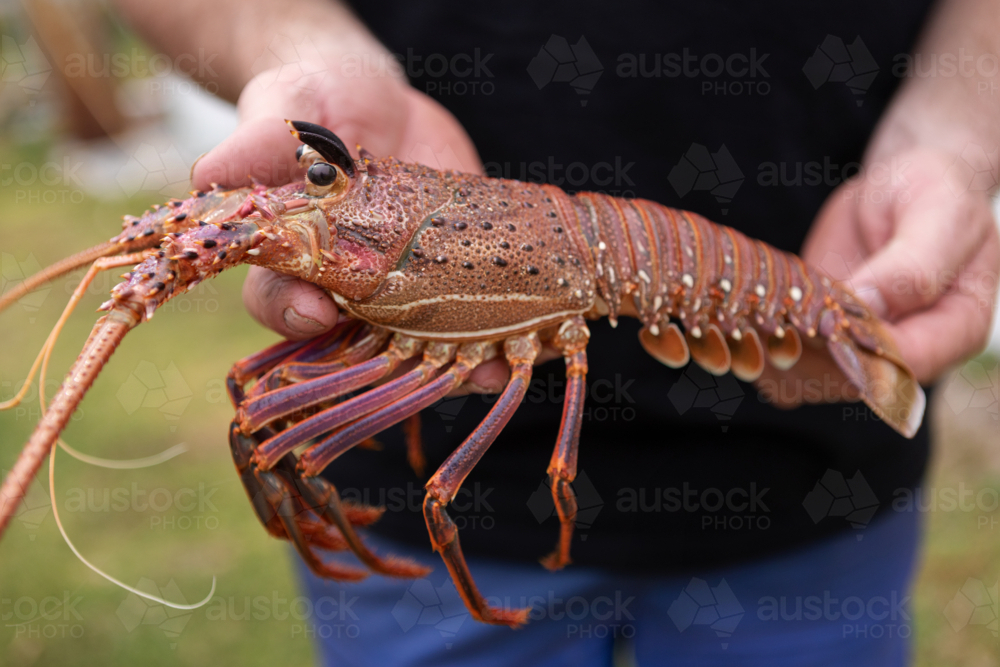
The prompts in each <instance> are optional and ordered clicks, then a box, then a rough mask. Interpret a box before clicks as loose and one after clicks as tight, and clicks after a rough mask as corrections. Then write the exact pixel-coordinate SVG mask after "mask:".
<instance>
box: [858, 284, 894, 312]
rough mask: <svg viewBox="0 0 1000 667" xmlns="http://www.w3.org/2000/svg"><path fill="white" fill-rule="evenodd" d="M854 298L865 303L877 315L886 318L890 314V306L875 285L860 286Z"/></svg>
mask: <svg viewBox="0 0 1000 667" xmlns="http://www.w3.org/2000/svg"><path fill="white" fill-rule="evenodd" d="M854 296H856V297H857V298H858V299H859V300H860V301H862V302H864V303H865V305H867V306H868V309H869V310H871V311H872V312H873V313H874V314H875V315H877V316H879V317H885V316H886V315H887V314H888V313H889V306H888V305H887V304H886V302H885V297H883V296H882V292H881V291H879V288H878V287H877V286H875V285H858V286H857V288H855V292H854Z"/></svg>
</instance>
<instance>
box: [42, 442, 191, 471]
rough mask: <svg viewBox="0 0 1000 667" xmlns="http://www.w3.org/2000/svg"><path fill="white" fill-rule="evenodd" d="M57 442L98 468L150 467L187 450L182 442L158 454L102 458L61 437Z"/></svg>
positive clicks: (127, 468) (77, 457)
mask: <svg viewBox="0 0 1000 667" xmlns="http://www.w3.org/2000/svg"><path fill="white" fill-rule="evenodd" d="M57 442H58V443H59V446H60V447H62V450H63V451H64V452H66V453H67V454H69V455H70V456H72V457H73V458H74V459H76V460H77V461H82V462H84V463H89V464H90V465H92V466H97V467H98V468H109V469H111V470H138V469H139V468H152V467H153V466H158V465H160V464H161V463H166V462H167V461H169V460H170V459H172V458H175V457H177V456H180V455H181V454H184V453H185V452H187V450H188V447H187V444H185V443H183V442H182V443H180V444H179V445H174V446H173V447H169V448H167V449H164V450H163V451H162V452H160V453H158V454H152V455H150V456H143V457H142V458H138V459H104V458H101V457H99V456H91V455H90V454H84V453H83V452H81V451H78V450H76V449H73V448H72V447H70V446H69V445H67V444H66V443H65V441H63V439H62V438H59V440H57Z"/></svg>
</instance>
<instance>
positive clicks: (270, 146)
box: [193, 54, 481, 339]
mask: <svg viewBox="0 0 1000 667" xmlns="http://www.w3.org/2000/svg"><path fill="white" fill-rule="evenodd" d="M380 57H382V58H385V59H388V58H391V56H390V55H389V54H384V55H383V56H380ZM339 67H340V66H339V65H337V66H335V67H331V66H330V65H328V64H326V63H323V62H320V63H303V64H302V66H301V67H300V68H292V69H291V70H289V68H283V69H276V70H269V71H265V72H262V73H261V74H260V75H258V76H257V77H255V78H254V79H253V80H251V81H250V83H249V84H248V85H247V87H246V88H245V89H244V91H243V93H242V94H241V95H240V99H239V104H238V109H239V113H240V124H239V127H238V128H237V130H236V132H234V133H233V134H232V136H230V137H229V138H227V139H226V140H225V141H223V142H222V143H221V144H220V145H219V146H217V147H216V148H215V149H213V150H212V151H211V152H209V153H208V154H206V155H205V156H204V157H202V158H201V159H200V160H199V161H198V163H197V164H196V165H195V168H194V173H193V180H194V185H195V187H199V188H205V187H208V185H209V183H213V182H214V183H219V184H220V185H223V186H225V187H235V186H239V185H245V184H246V183H248V182H249V178H250V177H253V178H256V179H257V180H259V181H262V182H264V183H267V184H269V185H275V184H280V183H284V182H287V181H289V180H291V179H292V178H301V177H302V174H301V173H299V170H298V168H297V164H296V159H295V149H296V146H297V142H296V141H295V139H294V138H293V137H292V136H291V135H290V134H289V132H288V128H287V126H286V125H285V123H284V119H285V118H292V119H295V120H307V121H310V122H313V123H319V124H320V125H323V126H326V127H329V128H330V129H331V130H333V131H334V132H335V133H336V134H337V135H338V136H340V137H341V138H342V139H343V140H344V142H345V143H346V144H347V145H348V146H354V145H355V144H361V145H362V146H364V147H365V148H366V149H367V150H369V151H371V152H372V153H374V154H375V155H378V156H388V155H395V156H397V157H400V158H402V159H410V160H414V161H419V160H420V159H421V158H424V159H426V158H427V156H429V157H430V158H432V159H434V160H436V164H433V165H431V166H434V167H438V168H442V169H449V168H453V169H461V170H463V171H469V172H477V171H479V170H480V169H481V167H480V164H479V158H478V156H477V155H476V151H475V148H474V147H473V146H472V142H471V141H470V140H469V138H468V136H467V135H466V134H465V131H464V130H463V129H462V128H461V126H460V125H459V124H458V122H457V121H456V120H455V119H454V117H453V116H452V115H451V114H449V113H448V112H447V111H446V110H445V109H444V108H443V107H441V106H440V105H439V104H437V103H436V102H434V101H433V100H431V99H430V98H429V97H427V96H425V95H423V94H422V93H420V92H418V91H416V90H414V89H412V88H411V87H410V86H408V85H407V84H406V83H405V82H403V81H401V80H400V79H398V78H396V77H394V76H392V75H391V74H390V73H389V71H388V69H386V72H385V74H384V76H373V77H361V76H357V77H352V76H345V75H344V74H343V73H342V72H341V71H337V70H339ZM304 72H305V73H304ZM243 294H244V301H245V303H246V306H247V308H248V309H249V311H250V313H251V314H252V315H253V316H254V317H255V318H256V319H257V320H258V321H260V322H261V324H263V325H265V326H267V327H269V328H271V329H273V330H275V331H277V332H278V333H280V334H281V335H283V336H285V337H287V338H291V339H302V338H308V337H311V336H315V335H317V334H319V333H321V332H323V331H326V330H328V329H329V328H330V327H332V326H333V325H334V324H335V323H336V322H337V317H338V313H337V308H336V306H335V305H334V304H333V302H332V301H331V300H330V299H329V297H327V296H326V294H325V293H324V292H323V290H321V289H320V288H319V287H317V286H315V285H311V284H309V283H306V282H303V281H301V280H298V279H295V278H289V277H287V276H281V275H278V274H276V273H273V272H271V271H267V270H265V269H260V268H257V267H253V268H251V269H250V274H249V276H248V278H247V281H246V284H245V285H244V290H243Z"/></svg>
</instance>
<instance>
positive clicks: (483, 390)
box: [463, 381, 503, 395]
mask: <svg viewBox="0 0 1000 667" xmlns="http://www.w3.org/2000/svg"><path fill="white" fill-rule="evenodd" d="M463 386H464V387H465V388H466V389H468V390H469V391H470V392H472V393H473V394H487V395H492V394H499V393H500V391H501V390H502V389H503V387H502V386H500V385H499V384H497V385H495V386H491V387H484V386H483V385H481V384H479V383H477V382H471V381H470V382H466V383H465V384H464V385H463Z"/></svg>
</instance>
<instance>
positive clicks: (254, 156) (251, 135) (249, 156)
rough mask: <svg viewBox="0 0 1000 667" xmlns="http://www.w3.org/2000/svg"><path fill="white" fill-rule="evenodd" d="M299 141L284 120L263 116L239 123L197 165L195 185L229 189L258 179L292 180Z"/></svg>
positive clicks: (192, 177)
mask: <svg viewBox="0 0 1000 667" xmlns="http://www.w3.org/2000/svg"><path fill="white" fill-rule="evenodd" d="M297 147H298V142H297V141H296V140H295V138H294V137H293V136H292V135H291V134H290V133H289V131H288V126H287V125H285V123H284V120H283V119H281V118H278V117H261V118H254V119H252V120H248V121H245V122H243V123H240V126H239V127H238V128H237V129H236V131H235V132H233V133H232V134H231V135H230V136H229V137H228V138H226V139H225V140H224V141H223V142H222V143H221V144H219V145H218V146H216V147H215V148H213V149H212V150H211V151H209V152H208V153H207V154H205V155H204V156H202V158H201V159H200V160H198V162H197V163H196V164H195V165H194V169H193V170H192V174H191V180H192V185H193V186H194V187H195V188H198V189H200V190H205V189H208V187H209V186H210V185H211V184H212V183H218V184H219V185H221V186H223V187H226V188H235V187H240V186H244V185H249V184H250V179H251V177H252V178H255V179H257V180H258V181H260V182H262V183H267V184H268V185H281V184H283V183H287V182H288V181H290V180H292V177H293V175H295V173H296V170H297V169H298V163H297V161H296V159H295V149H296V148H297Z"/></svg>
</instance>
